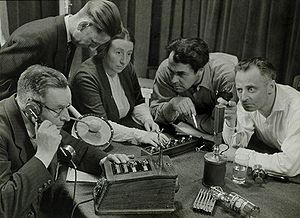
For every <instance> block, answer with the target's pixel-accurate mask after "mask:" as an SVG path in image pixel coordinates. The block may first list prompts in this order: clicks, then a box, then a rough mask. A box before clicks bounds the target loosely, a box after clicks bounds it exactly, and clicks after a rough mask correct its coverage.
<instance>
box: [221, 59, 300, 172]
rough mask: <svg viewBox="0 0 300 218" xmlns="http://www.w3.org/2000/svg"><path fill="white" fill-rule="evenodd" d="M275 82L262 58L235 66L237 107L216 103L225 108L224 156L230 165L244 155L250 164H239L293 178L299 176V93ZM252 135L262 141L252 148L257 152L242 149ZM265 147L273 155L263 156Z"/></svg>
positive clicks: (245, 61) (265, 154) (229, 103)
mask: <svg viewBox="0 0 300 218" xmlns="http://www.w3.org/2000/svg"><path fill="white" fill-rule="evenodd" d="M275 78H276V71H275V69H274V67H273V65H272V64H271V63H270V62H268V61H267V60H265V59H263V58H251V59H247V60H243V61H241V62H240V63H239V64H238V65H237V66H236V77H235V82H236V90H237V95H238V98H239V102H238V104H237V105H236V103H235V102H232V101H229V102H227V101H225V100H224V99H218V101H219V102H220V103H223V104H225V105H227V108H226V110H225V122H224V131H223V138H224V141H225V143H227V144H228V145H229V146H230V148H229V150H227V151H225V152H224V155H225V156H226V157H227V159H228V160H230V161H234V160H235V159H236V160H237V161H238V157H239V156H242V155H246V156H249V161H248V162H238V164H242V165H246V166H249V167H254V165H256V164H259V165H261V166H262V168H263V169H265V170H266V171H271V172H275V173H280V174H284V175H287V176H295V175H297V174H299V173H300V161H299V160H300V92H298V91H297V90H295V89H294V88H292V87H290V86H287V85H280V84H278V83H276V82H275ZM254 133H255V135H256V137H257V138H258V139H259V140H261V143H260V144H255V145H252V146H254V147H256V149H257V151H254V150H250V149H247V148H245V147H247V146H248V143H249V141H250V138H251V137H252V136H254ZM257 141H258V140H257ZM258 143H259V141H258ZM266 146H267V147H268V148H273V150H275V153H274V152H273V154H267V153H265V151H263V150H266V151H267V150H268V149H265V148H266ZM259 150H261V151H263V153H261V152H259ZM269 150H270V149H269Z"/></svg>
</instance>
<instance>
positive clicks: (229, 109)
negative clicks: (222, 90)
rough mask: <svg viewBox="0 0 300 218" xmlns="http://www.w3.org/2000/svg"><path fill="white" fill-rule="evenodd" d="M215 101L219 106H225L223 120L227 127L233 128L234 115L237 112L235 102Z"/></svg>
mask: <svg viewBox="0 0 300 218" xmlns="http://www.w3.org/2000/svg"><path fill="white" fill-rule="evenodd" d="M217 101H218V102H219V103H220V104H222V105H225V106H226V109H225V113H224V119H225V122H226V124H227V126H229V127H235V123H236V117H237V115H236V111H237V107H236V102H235V101H226V100H224V99H223V98H218V100H217Z"/></svg>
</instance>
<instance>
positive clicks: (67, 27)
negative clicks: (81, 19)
mask: <svg viewBox="0 0 300 218" xmlns="http://www.w3.org/2000/svg"><path fill="white" fill-rule="evenodd" d="M71 16H72V15H71V14H69V15H66V16H65V17H64V19H65V24H66V30H67V42H68V43H69V42H72V39H71V34H70V23H69V18H70V17H71Z"/></svg>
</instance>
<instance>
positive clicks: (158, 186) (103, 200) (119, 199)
mask: <svg viewBox="0 0 300 218" xmlns="http://www.w3.org/2000/svg"><path fill="white" fill-rule="evenodd" d="M104 171H105V177H103V178H101V179H99V180H98V182H97V185H96V187H95V188H94V206H95V212H96V214H98V215H99V214H152V213H166V212H173V211H174V210H175V207H174V196H175V191H176V190H177V189H178V181H177V174H176V172H175V169H174V167H173V165H172V162H171V160H170V158H169V157H168V156H162V155H159V156H142V157H137V158H135V159H133V160H130V161H129V162H128V163H126V164H116V163H112V162H109V161H108V162H105V163H104Z"/></svg>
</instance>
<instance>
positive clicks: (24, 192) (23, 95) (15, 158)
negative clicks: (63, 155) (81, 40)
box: [0, 65, 128, 218]
mask: <svg viewBox="0 0 300 218" xmlns="http://www.w3.org/2000/svg"><path fill="white" fill-rule="evenodd" d="M70 104H71V91H70V89H69V87H68V83H67V79H66V78H65V77H64V76H63V75H62V74H61V73H60V72H58V71H56V70H54V69H51V68H48V67H44V66H41V65H34V66H31V67H29V68H28V69H27V70H26V71H25V72H24V73H23V74H22V75H21V76H20V79H19V81H18V90H17V94H15V95H12V96H11V97H9V98H7V99H4V100H2V101H0V217H5V218H6V217H9V218H12V217H43V216H44V215H45V210H43V209H42V208H48V210H49V209H50V211H51V210H52V212H53V211H54V209H53V208H52V206H51V205H52V203H53V202H54V199H55V198H54V197H55V196H57V195H55V194H53V193H54V191H56V190H57V189H56V187H57V184H56V185H54V184H55V183H56V181H55V179H54V178H55V174H56V167H57V157H58V156H59V154H58V155H57V154H56V153H57V150H60V147H62V146H63V145H71V146H72V147H73V148H74V150H75V151H76V155H75V156H74V157H73V162H74V163H75V164H76V165H77V167H78V168H79V169H80V170H82V171H85V172H88V173H93V174H98V175H100V173H101V168H100V166H99V163H102V162H104V161H105V160H107V159H108V160H111V161H115V162H117V163H120V162H122V163H126V162H127V161H128V157H127V156H126V155H123V154H114V155H112V154H109V155H107V154H106V153H105V152H103V151H101V150H99V149H97V148H96V147H94V146H91V145H89V144H87V143H85V142H83V141H82V140H79V139H75V138H74V137H72V136H70V135H69V134H68V133H66V132H64V131H63V130H61V128H62V126H63V125H64V123H65V122H66V121H69V120H70V117H69V113H68V107H69V106H70ZM55 193H56V192H55ZM51 196H53V198H54V199H53V198H52V197H51ZM60 200H61V199H60ZM61 210H67V208H64V207H63V209H61ZM50 217H56V216H54V215H53V216H50Z"/></svg>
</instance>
